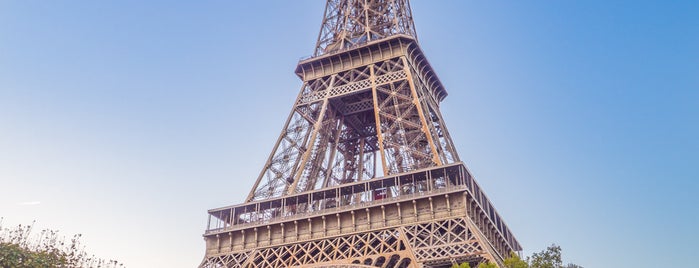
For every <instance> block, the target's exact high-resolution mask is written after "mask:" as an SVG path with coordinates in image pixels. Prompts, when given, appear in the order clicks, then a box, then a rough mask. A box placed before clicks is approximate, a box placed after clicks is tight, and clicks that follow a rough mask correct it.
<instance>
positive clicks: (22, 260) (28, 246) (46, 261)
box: [0, 218, 124, 268]
mask: <svg viewBox="0 0 699 268" xmlns="http://www.w3.org/2000/svg"><path fill="white" fill-rule="evenodd" d="M32 227H33V225H21V224H20V225H19V226H17V227H15V228H13V229H9V228H3V227H2V219H1V218H0V267H3V268H15V267H17V268H19V267H22V268H25V267H26V268H45V267H75V268H87V267H100V268H117V267H124V265H123V264H120V263H119V262H117V261H114V260H109V261H107V260H102V259H98V258H95V257H94V256H88V255H87V253H85V251H84V250H83V247H81V245H80V241H79V239H80V235H75V236H73V238H72V239H70V242H66V241H65V239H64V238H63V237H60V236H59V235H58V232H57V231H54V230H43V231H41V233H40V234H36V235H33V234H32Z"/></svg>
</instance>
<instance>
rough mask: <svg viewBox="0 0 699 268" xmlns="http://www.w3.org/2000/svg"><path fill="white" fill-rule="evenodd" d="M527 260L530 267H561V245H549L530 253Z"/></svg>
mask: <svg viewBox="0 0 699 268" xmlns="http://www.w3.org/2000/svg"><path fill="white" fill-rule="evenodd" d="M528 260H529V265H530V267H531V268H561V267H563V261H561V247H560V246H558V245H556V244H553V245H551V246H549V247H548V248H546V250H544V251H541V252H538V253H534V254H532V256H531V257H530V258H528Z"/></svg>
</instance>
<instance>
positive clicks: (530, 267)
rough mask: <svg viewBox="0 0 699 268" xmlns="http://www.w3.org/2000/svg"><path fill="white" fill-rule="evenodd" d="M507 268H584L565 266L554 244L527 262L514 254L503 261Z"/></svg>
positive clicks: (487, 267) (491, 267)
mask: <svg viewBox="0 0 699 268" xmlns="http://www.w3.org/2000/svg"><path fill="white" fill-rule="evenodd" d="M503 264H504V266H505V268H583V267H582V266H579V265H577V264H572V263H569V264H567V265H563V261H562V258H561V247H560V246H558V245H556V244H553V245H551V246H549V247H547V248H546V250H543V251H541V252H537V253H534V254H532V256H531V257H527V258H526V260H522V258H520V257H519V255H517V254H515V253H514V252H512V254H511V255H510V257H508V258H506V259H505V260H503ZM464 265H465V266H464ZM463 267H467V268H470V267H471V266H470V265H469V264H468V263H462V264H460V265H457V264H454V265H452V266H451V268H463ZM477 268H498V265H497V264H494V263H487V262H486V263H481V264H479V265H478V267H477Z"/></svg>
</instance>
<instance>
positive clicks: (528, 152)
mask: <svg viewBox="0 0 699 268" xmlns="http://www.w3.org/2000/svg"><path fill="white" fill-rule="evenodd" d="M411 5H412V8H413V15H414V18H415V24H416V28H417V32H418V37H419V40H420V45H421V47H422V49H423V51H424V52H425V54H426V55H427V58H428V59H429V60H430V63H431V64H432V66H433V68H434V69H435V70H436V71H437V74H438V75H439V77H440V79H441V81H442V83H443V84H444V85H445V87H446V89H447V91H448V92H449V96H448V97H447V98H446V100H445V101H444V102H443V103H442V105H441V109H442V114H443V115H444V116H445V118H446V124H447V126H448V127H449V130H450V132H451V134H452V138H453V140H454V142H455V143H456V145H457V149H458V151H459V154H460V157H461V159H462V161H464V162H465V163H466V165H467V166H468V167H469V169H470V170H471V171H472V172H473V173H474V175H475V176H476V179H477V180H478V181H479V183H480V184H481V185H482V187H483V188H484V190H485V192H486V193H487V194H488V196H489V197H490V199H491V200H492V202H493V203H494V205H495V206H496V208H497V209H498V211H499V212H500V214H501V215H503V217H504V219H505V221H506V222H507V224H508V225H509V227H510V229H511V230H512V231H513V233H514V234H515V236H516V237H517V238H518V239H519V241H520V243H521V244H522V245H523V247H524V248H525V251H524V253H525V254H527V255H528V254H530V253H531V252H533V251H540V250H542V249H544V248H545V247H546V246H548V245H550V244H551V243H557V244H559V245H561V246H562V248H563V254H564V260H565V261H566V262H574V263H576V264H579V265H582V266H584V267H656V266H657V265H659V264H661V263H664V265H663V266H667V267H684V266H686V264H687V263H688V262H689V261H690V260H693V254H695V253H696V250H697V249H699V246H697V241H699V232H697V229H696V226H699V197H697V192H698V191H699V182H698V179H699V172H698V171H697V168H698V167H699V120H698V119H699V108H698V107H699V49H698V48H699V16H697V15H698V14H699V4H697V3H696V2H692V1H672V2H667V1H666V2H660V1H656V2H652V1H497V2H494V1H428V0H414V1H412V2H411ZM323 9H324V1H308V0H306V1H196V2H194V1H193V2H184V1H0V217H4V221H3V225H5V226H8V225H15V224H19V223H30V222H31V221H32V220H37V227H40V228H52V229H58V230H60V231H61V232H62V233H63V234H65V235H68V236H69V235H71V234H75V233H81V234H83V236H84V237H83V242H84V243H85V244H86V246H87V249H88V251H89V252H90V253H94V254H96V255H98V256H101V257H105V258H113V259H117V260H119V261H121V262H123V263H125V264H126V265H127V266H128V267H195V266H196V265H197V264H199V262H200V261H201V259H202V257H203V253H204V242H203V239H202V237H201V235H202V233H203V231H204V227H205V224H206V210H207V209H210V208H215V207H221V206H225V205H231V204H237V203H240V202H242V201H243V199H244V198H245V196H246V195H247V193H248V192H249V190H250V188H251V187H252V184H253V182H254V181H255V179H256V178H257V175H258V173H259V172H260V169H261V168H262V165H263V163H264V161H265V160H266V158H267V156H268V154H269V153H270V150H271V149H272V146H273V145H274V142H275V140H276V138H277V136H278V135H279V133H280V131H281V127H282V125H283V123H284V120H285V119H286V117H287V115H288V113H289V111H290V108H291V106H292V102H293V100H294V98H295V97H296V95H297V94H298V91H299V89H300V85H301V83H300V81H299V79H298V78H297V77H296V76H295V75H294V73H293V70H294V68H295V66H296V63H297V62H298V60H299V59H300V58H302V57H306V56H308V55H310V54H311V53H312V51H313V47H314V45H315V40H316V38H317V35H318V30H319V28H320V21H321V19H322V13H323Z"/></svg>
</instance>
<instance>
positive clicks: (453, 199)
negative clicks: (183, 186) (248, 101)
mask: <svg viewBox="0 0 699 268" xmlns="http://www.w3.org/2000/svg"><path fill="white" fill-rule="evenodd" d="M296 74H297V75H298V76H299V77H300V78H301V80H302V81H303V84H302V86H301V90H300V92H299V94H298V96H297V98H296V101H295V102H294V103H293V107H292V109H291V112H290V114H289V116H288V118H287V120H286V123H285V124H284V128H283V129H282V131H281V134H280V135H279V137H278V139H277V142H276V143H275V145H274V148H273V150H272V152H271V153H270V155H269V157H268V159H267V161H266V163H265V165H264V167H263V168H262V170H261V172H260V175H259V176H258V178H257V180H256V181H255V184H254V186H253V189H252V190H251V191H250V193H249V195H248V197H247V198H246V202H245V203H244V204H241V205H236V206H230V207H224V208H219V209H213V210H209V224H208V227H207V228H208V229H207V232H206V233H205V235H204V237H205V240H206V243H207V251H206V257H205V258H204V260H203V262H202V263H201V265H200V267H202V268H218V267H338V268H339V267H343V268H344V267H346V268H350V267H357V268H359V267H383V268H407V267H416V268H417V267H444V266H450V265H451V264H453V263H458V262H469V263H471V264H472V265H477V264H478V263H483V262H491V263H495V264H497V265H499V266H502V260H503V259H504V258H505V257H506V256H508V255H509V254H510V253H511V252H513V251H520V250H521V246H520V245H519V243H518V242H517V240H516V239H515V237H514V236H513V235H512V233H511V232H510V230H509V228H508V227H507V226H506V224H505V223H504V221H503V220H502V218H501V217H500V215H499V214H498V213H497V212H496V211H495V209H494V207H493V205H492V204H491V202H490V201H489V200H488V198H487V197H486V196H485V194H484V193H483V191H482V190H481V189H480V187H479V186H478V184H477V182H476V181H475V180H474V179H473V177H472V176H471V174H470V173H469V171H468V170H467V169H466V167H465V166H464V165H463V163H461V162H460V160H459V157H458V154H457V152H456V149H455V147H454V143H453V141H452V140H451V137H450V135H449V132H448V130H447V128H446V124H445V123H444V119H443V117H442V115H441V113H440V110H439V103H440V102H441V101H442V100H443V99H444V98H445V97H446V95H447V93H446V90H445V89H444V87H443V86H442V84H441V82H440V81H439V79H438V78H437V76H436V74H435V72H434V70H433V69H432V67H431V66H430V65H429V63H428V62H427V60H426V58H425V56H424V54H423V53H422V50H421V49H420V48H419V45H418V44H417V37H416V35H415V29H414V26H413V20H412V15H411V11H410V5H409V2H408V0H328V1H327V5H326V9H325V16H324V18H323V23H322V26H321V31H320V34H319V37H318V41H317V44H316V48H315V54H314V57H313V58H310V59H304V60H301V61H300V62H299V64H298V66H297V68H296Z"/></svg>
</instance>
